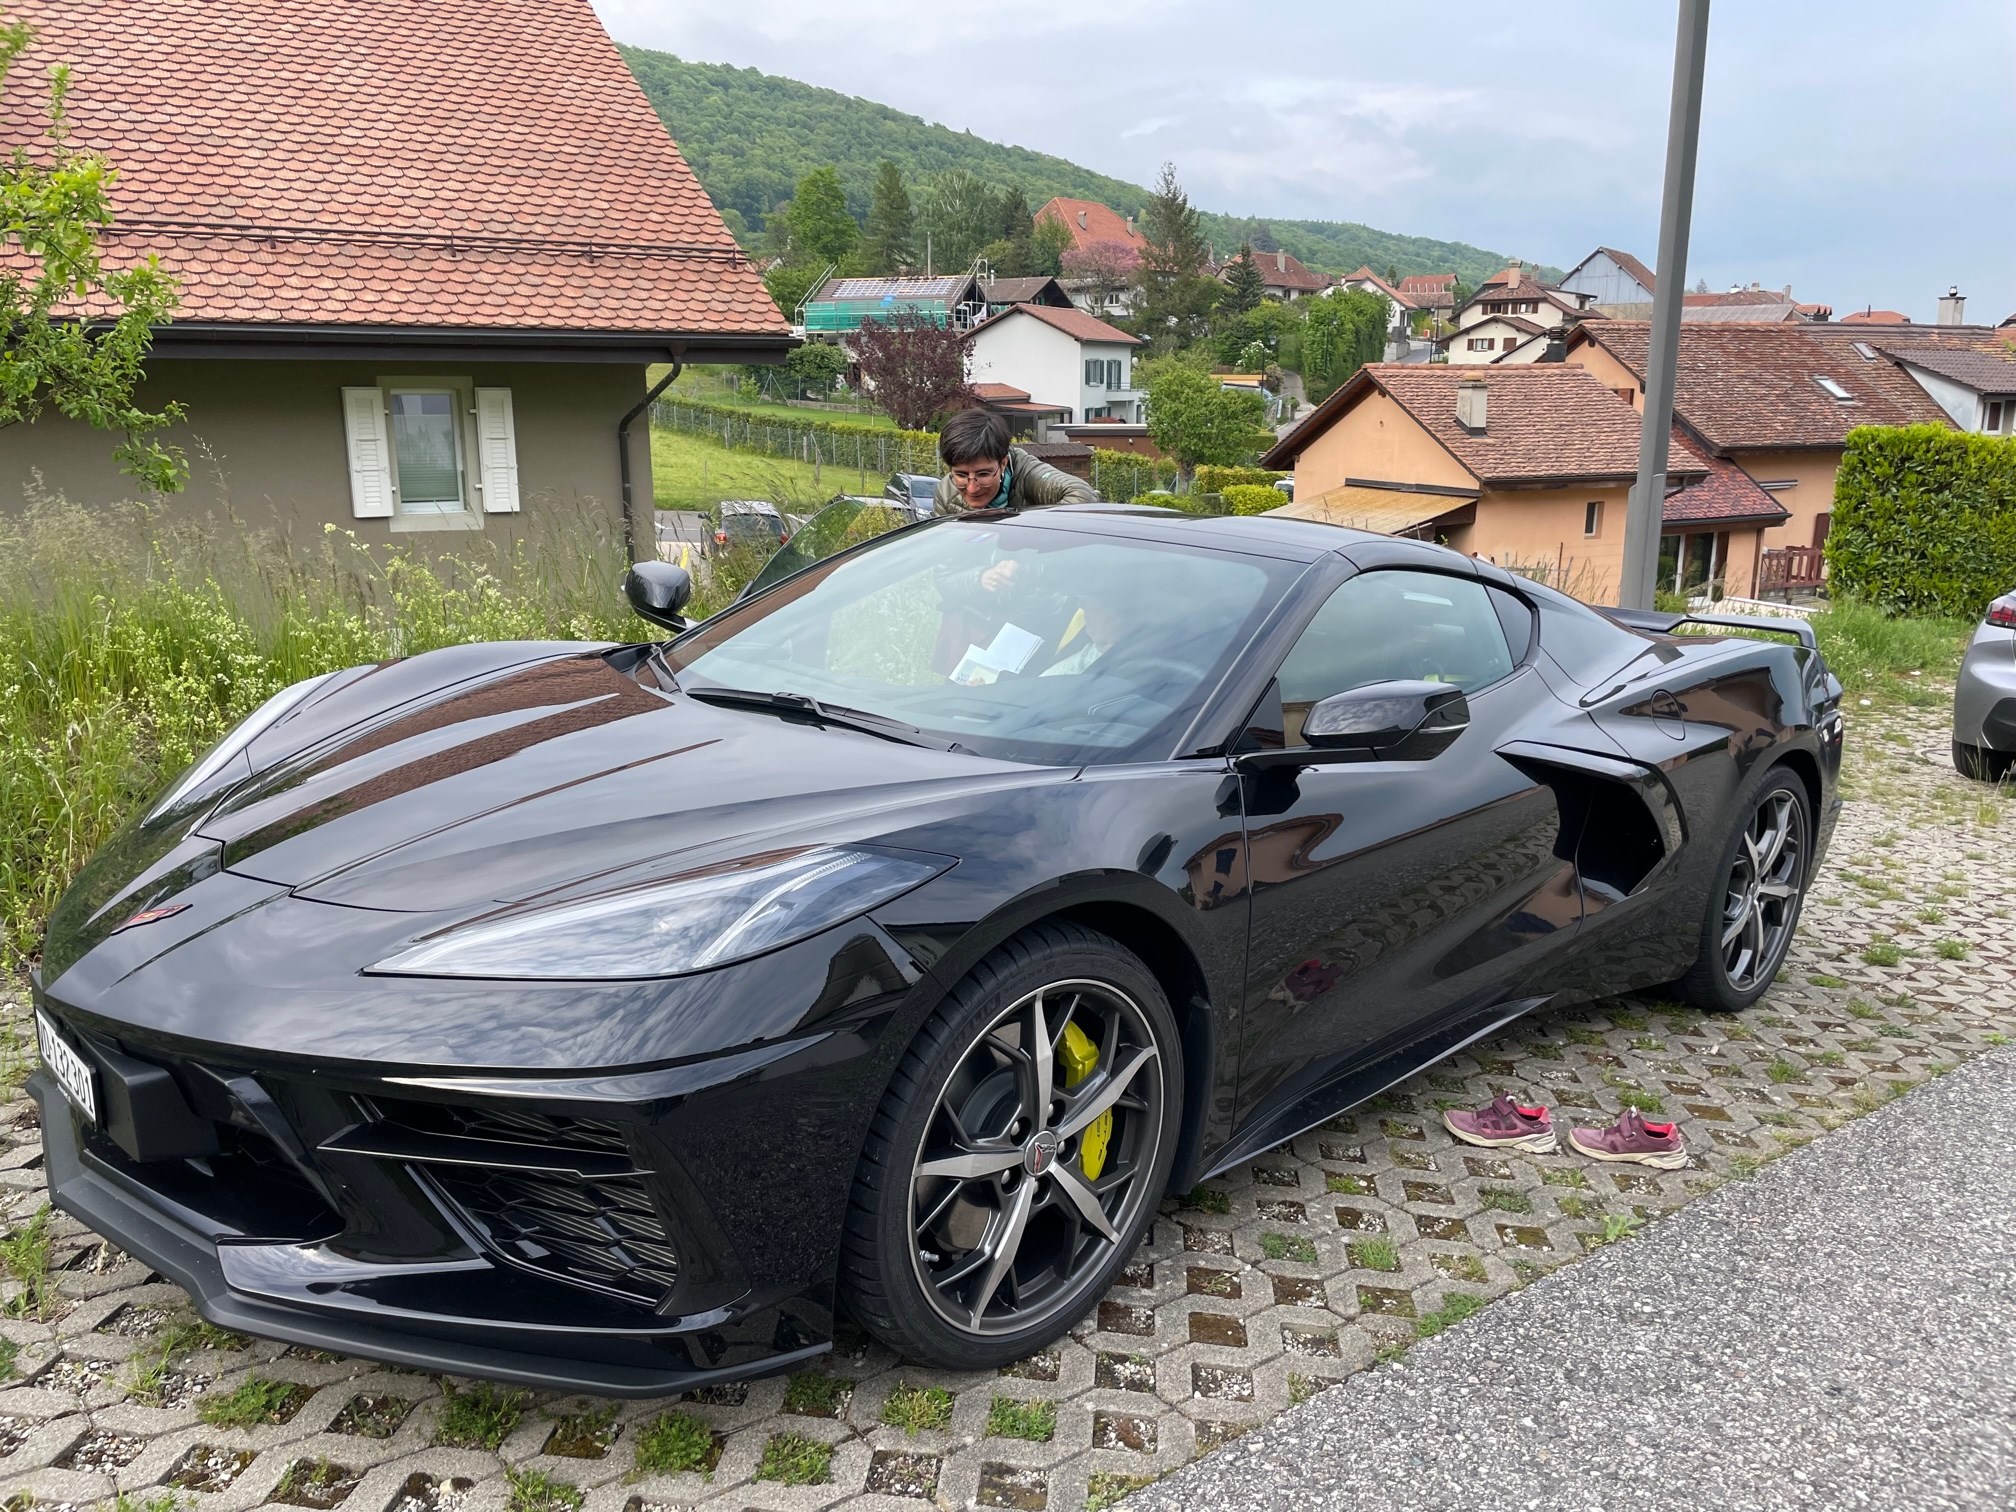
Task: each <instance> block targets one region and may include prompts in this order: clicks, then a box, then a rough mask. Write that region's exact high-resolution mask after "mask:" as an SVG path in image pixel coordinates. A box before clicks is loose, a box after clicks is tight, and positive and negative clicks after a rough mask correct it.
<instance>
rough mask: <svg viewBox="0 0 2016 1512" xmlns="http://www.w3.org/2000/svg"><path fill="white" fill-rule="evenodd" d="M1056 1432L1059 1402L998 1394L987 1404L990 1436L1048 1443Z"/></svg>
mask: <svg viewBox="0 0 2016 1512" xmlns="http://www.w3.org/2000/svg"><path fill="white" fill-rule="evenodd" d="M1056 1435H1057V1404H1056V1403H1055V1402H1042V1401H1037V1402H1025V1401H1023V1400H1021V1399H1020V1398H1018V1397H1005V1396H997V1397H996V1398H994V1400H993V1401H992V1402H991V1403H989V1404H988V1407H987V1437H989V1438H1018V1439H1030V1440H1032V1441H1034V1442H1036V1443H1039V1444H1047V1443H1049V1442H1050V1440H1051V1439H1053V1438H1055V1437H1056Z"/></svg>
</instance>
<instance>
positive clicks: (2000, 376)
mask: <svg viewBox="0 0 2016 1512" xmlns="http://www.w3.org/2000/svg"><path fill="white" fill-rule="evenodd" d="M1880 350H1881V351H1882V353H1883V355H1884V356H1886V357H1894V358H1895V359H1896V360H1897V361H1899V362H1909V363H1912V364H1914V365H1916V366H1918V367H1921V368H1924V369H1925V370H1926V371H1927V372H1931V373H1937V374H1938V375H1939V376H1940V377H1942V378H1951V379H1952V380H1953V381H1954V382H1955V383H1964V384H1965V385H1966V386H1967V387H1968V388H1971V389H1973V390H1974V391H1975V392H1976V393H1977V394H2016V349H2012V347H2011V344H2010V343H2008V342H1997V341H1988V342H1984V343H1982V344H1981V345H1979V346H1977V347H1972V348H1956V347H1948V346H1943V345H1939V344H1936V343H1933V342H1929V341H1920V342H1915V343H1905V344H1900V345H1895V346H1892V345H1887V344H1886V345H1885V346H1883V347H1882V348H1881V349H1880Z"/></svg>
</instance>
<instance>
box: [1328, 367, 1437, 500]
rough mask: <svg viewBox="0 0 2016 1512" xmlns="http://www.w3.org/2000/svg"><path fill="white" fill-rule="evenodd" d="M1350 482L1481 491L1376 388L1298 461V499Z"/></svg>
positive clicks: (1412, 421)
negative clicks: (1404, 484)
mask: <svg viewBox="0 0 2016 1512" xmlns="http://www.w3.org/2000/svg"><path fill="white" fill-rule="evenodd" d="M1346 478H1366V479H1373V480H1376V481H1378V482H1382V483H1428V484H1433V485H1436V486H1438V487H1443V488H1475V487H1476V486H1477V480H1476V479H1475V478H1473V477H1471V476H1470V474H1469V471H1468V470H1467V469H1466V468H1465V467H1464V466H1463V464H1462V463H1460V462H1458V461H1457V460H1456V459H1455V458H1454V457H1452V456H1450V455H1449V453H1448V452H1447V451H1445V450H1443V448H1442V446H1441V444H1440V443H1439V442H1437V441H1436V440H1435V438H1434V437H1432V436H1430V435H1429V434H1428V433H1427V432H1426V431H1424V430H1423V429H1421V427H1420V426H1419V425H1417V424H1415V422H1414V419H1413V417H1412V416H1411V415H1409V414H1408V413H1407V412H1406V411H1405V410H1403V409H1402V408H1401V407H1400V406H1399V405H1397V404H1395V403H1394V402H1393V401H1392V400H1391V399H1389V398H1387V397H1386V395H1384V394H1382V393H1380V392H1379V391H1378V390H1377V389H1374V390H1373V391H1372V392H1371V393H1370V394H1368V395H1366V396H1365V398H1363V399H1361V400H1359V401H1358V403H1357V404H1355V405H1353V406H1352V408H1351V412H1350V413H1349V414H1347V415H1345V416H1344V418H1343V419H1341V420H1339V421H1338V422H1337V423H1336V424H1335V425H1333V426H1331V427H1330V429H1329V430H1327V431H1325V432H1324V433H1323V434H1322V435H1320V436H1318V437H1317V438H1316V439H1315V440H1314V441H1312V442H1310V443H1309V446H1308V447H1307V449H1305V450H1304V451H1303V452H1302V454H1301V455H1300V456H1299V457H1297V458H1296V459H1295V497H1296V498H1298V499H1315V498H1319V497H1321V496H1322V495H1324V494H1326V493H1328V492H1330V490H1331V489H1333V488H1338V487H1341V486H1342V484H1343V482H1344V480H1345V479H1346Z"/></svg>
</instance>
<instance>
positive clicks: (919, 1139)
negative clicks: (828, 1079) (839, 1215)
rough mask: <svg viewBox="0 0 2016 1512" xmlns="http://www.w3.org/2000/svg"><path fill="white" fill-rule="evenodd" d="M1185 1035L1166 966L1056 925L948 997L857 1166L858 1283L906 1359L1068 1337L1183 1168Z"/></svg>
mask: <svg viewBox="0 0 2016 1512" xmlns="http://www.w3.org/2000/svg"><path fill="white" fill-rule="evenodd" d="M1182 1086H1183V1067H1182V1049H1181V1044H1180V1040H1179V1038H1178V1035H1177V1031H1176V1024H1175V1019H1174V1016H1173V1015H1172V1014H1171V1013H1170V1011H1169V1005H1168V1002H1167V1001H1166V999H1165V998H1164V997H1163V994H1162V991H1161V988H1160V987H1159V986H1158V985H1157V983H1156V981H1155V978H1154V977H1153V975H1152V974H1150V973H1149V971H1148V970H1147V969H1146V968H1145V967H1144V966H1143V965H1142V964H1141V963H1140V961H1139V960H1137V959H1136V958H1135V957H1134V956H1133V955H1131V954H1129V953H1128V952H1127V951H1125V950H1123V949H1122V948H1121V947H1120V946H1119V945H1117V944H1115V943H1114V942H1113V941H1112V940H1110V939H1107V938H1106V937H1105V936H1103V935H1099V934H1096V933H1094V932H1092V931H1091V930H1087V929H1083V928H1080V927H1078V926H1075V925H1067V924H1046V925H1041V926H1038V927H1037V928H1035V929H1032V930H1029V931H1027V932H1026V933H1024V934H1022V935H1019V936H1017V937H1016V938H1015V939H1013V940H1011V941H1009V942H1008V943H1007V944H1006V945H1003V946H1002V947H1001V948H1000V949H999V950H997V951H995V952H994V954H992V955H990V956H989V957H988V958H987V959H986V960H985V961H983V962H981V963H980V965H979V966H978V967H976V968H975V969H974V971H973V972H972V974H971V975H970V976H968V977H967V978H966V980H965V981H963V982H962V983H960V985H959V986H958V987H957V988H956V989H955V990H954V991H953V992H952V993H951V994H950V995H949V996H948V997H947V998H946V1000H945V1002H944V1003H943V1004H942V1005H941V1006H940V1008H939V1009H938V1011H937V1013H935V1014H934V1015H933V1016H932V1018H931V1020H930V1021H929V1022H928V1023H927V1024H926V1025H925V1026H924V1028H923V1029H922V1030H921V1031H920V1032H919V1034H918V1036H917V1039H916V1042H915V1043H914V1044H913V1045H912V1046H911V1047H910V1049H909V1051H908V1052H907V1053H906V1054H905V1056H904V1058H903V1063H902V1065H901V1067H900V1068H899V1069H898V1071H897V1073H896V1076H895V1078H894V1080H893V1081H892V1083H891V1085H890V1088H889V1091H888V1092H887V1094H886V1095H885V1096H884V1099H883V1104H882V1107H881V1109H880V1110H879V1111H878V1112H877V1114H876V1117H875V1122H874V1124H873V1126H872V1128H871V1129H870V1132H869V1136H868V1140H867V1144H866V1146H865V1147H864V1149H863V1151H862V1156H861V1165H860V1168H859V1172H858V1174H857V1176H856V1180H855V1192H854V1201H853V1204H852V1206H851V1207H850V1209H849V1213H848V1222H847V1234H846V1240H845V1243H844V1245H843V1247H842V1252H841V1262H840V1279H841V1285H842V1289H843V1292H844V1294H845V1296H846V1298H847V1301H848V1303H849V1305H850V1307H851V1308H852V1310H853V1311H854V1313H855V1315H856V1316H857V1317H858V1318H859V1319H860V1320H861V1322H862V1323H863V1324H864V1325H865V1326H866V1327H868V1328H869V1329H870V1330H871V1331H872V1332H874V1333H875V1334H877V1335H878V1336H879V1337H880V1338H881V1339H882V1340H883V1341H884V1342H885V1343H887V1344H889V1345H890V1347H891V1348H893V1349H896V1350H897V1351H898V1352H900V1353H901V1354H903V1355H904V1356H906V1357H907V1358H910V1359H913V1360H917V1361H920V1362H923V1363H927V1364H931V1365H937V1366H942V1367H945V1368H948V1369H960V1368H963V1369H984V1368H987V1367H991V1366H997V1365H1004V1364H1007V1363H1008V1362H1010V1361H1012V1360H1017V1359H1020V1358H1022V1357H1023V1356H1024V1355H1026V1354H1028V1353H1030V1352H1031V1351H1032V1350H1035V1349H1039V1348H1041V1347H1042V1346H1043V1345H1045V1344H1048V1343H1050V1342H1051V1341H1052V1340H1054V1339H1057V1338H1059V1337H1060V1336H1062V1335H1063V1334H1064V1333H1065V1332H1066V1331H1067V1330H1068V1329H1069V1328H1070V1327H1071V1325H1072V1324H1073V1323H1074V1322H1076V1321H1077V1320H1078V1318H1079V1317H1081V1316H1082V1315H1083V1314H1084V1313H1085V1312H1086V1311H1087V1310H1088V1309H1089V1308H1090V1307H1092V1305H1093V1304H1094V1303H1095V1302H1096V1301H1097V1300H1098V1298H1099V1297H1100V1295H1101V1294H1102V1293H1103V1292H1104V1291H1105V1290H1106V1288H1107V1286H1108V1285H1110V1284H1111V1282H1112V1279H1113V1277H1114V1275H1115V1274H1116V1273H1117V1272H1118V1271H1119V1269H1120V1267H1121V1266H1122V1265H1124V1264H1125V1263H1126V1261H1127V1258H1128V1256H1129V1255H1131V1254H1132V1253H1133V1251H1134V1249H1135V1246H1136V1245H1137V1244H1139V1242H1140V1238H1141V1234H1142V1231H1143V1230H1144V1229H1145V1228H1146V1227H1147V1225H1148V1223H1149V1221H1150V1220H1151V1219H1152V1218H1153V1217H1154V1211H1155V1203H1156V1200H1157V1199H1158V1198H1159V1197H1160V1195H1161V1192H1162V1188H1163V1186H1164V1185H1165V1184H1166V1183H1167V1181H1168V1179H1169V1166H1170V1162H1171V1160H1172V1159H1173V1157H1174V1154H1175V1148H1176V1136H1177V1130H1178V1128H1179V1126H1180V1114H1181V1108H1180V1104H1181V1100H1182Z"/></svg>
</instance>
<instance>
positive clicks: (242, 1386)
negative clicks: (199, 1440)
mask: <svg viewBox="0 0 2016 1512" xmlns="http://www.w3.org/2000/svg"><path fill="white" fill-rule="evenodd" d="M307 1397H308V1388H307V1387H306V1386H298V1385H296V1384H295V1383H294V1382H292V1381H266V1380H261V1379H260V1378H259V1377H258V1376H256V1375H255V1376H247V1377H246V1378H245V1379H244V1380H242V1381H240V1382H239V1383H238V1384H237V1385H236V1386H234V1387H233V1388H232V1389H231V1390H230V1391H228V1392H225V1393H224V1394H223V1395H222V1396H219V1395H217V1394H216V1393H214V1392H213V1393H211V1394H210V1395H209V1396H206V1397H204V1398H203V1402H202V1405H201V1406H200V1407H198V1408H197V1410H196V1415H197V1416H198V1417H200V1418H202V1419H203V1421H204V1422H206V1423H209V1424H211V1425H212V1426H213V1427H217V1428H256V1427H258V1426H259V1425H260V1424H261V1423H284V1422H286V1421H287V1419H288V1418H290V1417H292V1416H293V1415H294V1413H295V1411H296V1410H297V1409H298V1408H299V1407H300V1405H301V1403H302V1402H303V1401H305V1400H306V1399H307ZM492 1447H495V1446H494V1445H493V1446H492Z"/></svg>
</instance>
